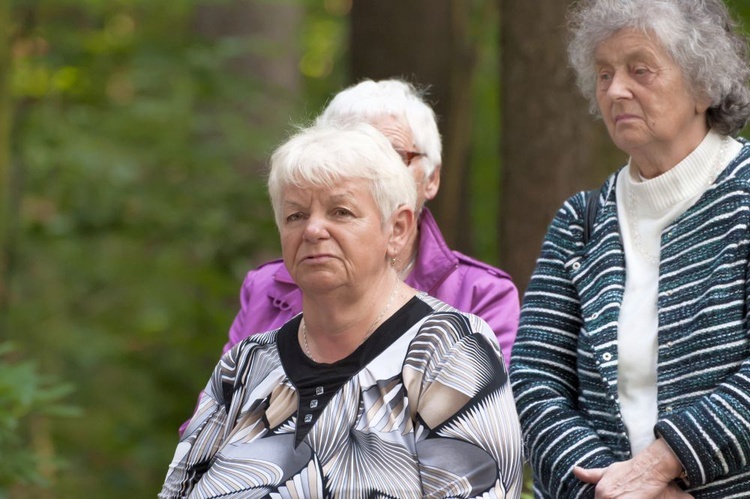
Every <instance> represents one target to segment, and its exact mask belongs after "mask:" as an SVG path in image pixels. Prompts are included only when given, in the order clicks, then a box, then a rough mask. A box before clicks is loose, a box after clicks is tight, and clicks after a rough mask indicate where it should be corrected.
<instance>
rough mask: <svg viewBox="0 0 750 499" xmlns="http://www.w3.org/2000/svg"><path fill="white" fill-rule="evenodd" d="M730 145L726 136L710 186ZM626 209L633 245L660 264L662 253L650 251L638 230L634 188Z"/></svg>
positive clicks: (627, 200) (710, 178) (649, 259)
mask: <svg viewBox="0 0 750 499" xmlns="http://www.w3.org/2000/svg"><path fill="white" fill-rule="evenodd" d="M728 147H729V138H728V137H724V138H722V139H721V147H720V148H719V153H718V154H717V155H716V161H715V162H714V165H713V168H712V170H711V174H710V175H709V177H708V186H709V187H710V186H711V184H713V183H714V181H715V180H716V178H717V177H718V176H719V174H720V173H721V170H722V167H723V166H724V155H725V154H726V152H727V148H728ZM625 209H626V210H627V212H628V227H629V228H630V235H631V238H632V240H633V246H634V247H635V249H636V251H637V252H638V253H640V254H641V255H643V256H644V257H645V258H646V260H647V261H649V262H650V263H654V264H657V265H658V264H659V261H660V255H654V254H653V253H649V252H648V251H647V250H646V248H645V247H644V246H643V241H642V238H641V233H640V231H639V230H638V223H639V222H640V220H638V215H637V211H636V209H635V196H633V189H628V196H627V199H626V202H625Z"/></svg>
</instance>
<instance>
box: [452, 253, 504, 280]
mask: <svg viewBox="0 0 750 499" xmlns="http://www.w3.org/2000/svg"><path fill="white" fill-rule="evenodd" d="M453 254H454V255H455V257H456V258H457V259H458V266H459V267H463V268H464V269H465V270H466V271H467V272H472V273H473V272H476V273H479V274H487V275H489V276H492V277H494V278H497V279H510V275H508V273H507V272H505V271H504V270H501V269H499V268H497V267H494V266H492V265H490V264H489V263H485V262H483V261H481V260H477V259H476V258H472V257H470V256H468V255H464V254H463V253H461V252H459V251H453Z"/></svg>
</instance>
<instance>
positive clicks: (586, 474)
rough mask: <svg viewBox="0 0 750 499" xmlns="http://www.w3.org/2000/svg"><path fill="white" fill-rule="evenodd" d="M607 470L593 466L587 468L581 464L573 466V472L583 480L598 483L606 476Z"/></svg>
mask: <svg viewBox="0 0 750 499" xmlns="http://www.w3.org/2000/svg"><path fill="white" fill-rule="evenodd" d="M605 470H606V468H591V469H588V470H587V469H585V468H581V467H580V466H575V467H574V468H573V474H574V475H575V477H576V478H577V479H579V480H580V481H582V482H586V483H598V482H599V480H601V479H602V476H604V471H605Z"/></svg>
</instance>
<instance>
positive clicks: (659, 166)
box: [630, 126, 708, 179]
mask: <svg viewBox="0 0 750 499" xmlns="http://www.w3.org/2000/svg"><path fill="white" fill-rule="evenodd" d="M707 133H708V127H707V126H703V127H698V128H696V129H695V130H693V131H691V132H685V134H684V136H683V137H682V139H681V140H678V141H671V142H668V143H665V144H650V145H648V146H644V147H643V148H640V149H637V150H635V151H632V152H631V155H630V158H631V160H630V162H631V164H632V165H633V166H635V167H636V168H637V169H638V172H639V173H640V174H641V176H642V177H643V178H646V179H651V178H655V177H658V176H659V175H661V174H663V173H666V172H668V171H669V170H671V169H672V168H674V167H675V165H677V164H678V163H679V162H680V161H682V160H683V159H685V158H686V157H688V155H689V154H690V153H691V152H693V151H694V150H695V148H696V147H698V145H699V144H700V143H701V142H702V141H703V139H704V138H705V137H706V134H707Z"/></svg>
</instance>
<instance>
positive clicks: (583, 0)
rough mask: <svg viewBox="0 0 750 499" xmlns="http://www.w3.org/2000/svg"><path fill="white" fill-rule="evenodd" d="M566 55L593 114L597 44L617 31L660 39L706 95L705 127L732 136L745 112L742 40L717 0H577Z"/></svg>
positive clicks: (748, 101)
mask: <svg viewBox="0 0 750 499" xmlns="http://www.w3.org/2000/svg"><path fill="white" fill-rule="evenodd" d="M569 27H570V32H571V39H570V42H569V43H568V57H569V59H570V62H571V65H572V66H573V69H574V70H575V72H576V76H577V81H578V86H579V88H580V89H581V92H582V93H583V95H584V97H586V98H587V99H588V100H589V109H590V110H591V112H592V113H593V114H595V115H598V113H599V111H598V108H597V105H596V72H595V69H594V52H595V51H596V48H597V46H598V45H599V44H600V43H601V42H602V41H604V40H606V39H607V38H609V37H611V36H612V35H614V34H615V33H617V32H618V31H620V30H621V29H625V28H631V29H636V30H639V31H641V32H643V33H645V34H647V35H648V36H650V37H652V39H653V40H654V41H656V42H657V43H660V44H661V45H662V46H663V47H664V49H665V50H666V51H667V53H668V54H669V55H670V57H671V58H672V60H673V61H674V62H675V63H676V64H677V66H678V67H679V68H680V70H681V72H682V75H683V77H684V78H685V81H686V82H688V84H689V85H690V88H691V89H692V91H693V95H694V96H695V97H699V98H708V99H709V100H710V107H709V109H708V112H707V115H708V125H709V126H711V127H713V128H715V129H717V130H718V131H719V132H721V133H723V134H725V135H736V134H737V133H739V131H740V130H741V129H742V127H744V126H745V123H746V122H747V120H748V114H750V90H748V86H747V83H748V75H750V68H749V67H748V60H747V42H746V40H745V38H744V36H742V35H741V34H740V33H739V31H738V29H737V25H736V23H735V22H734V21H733V20H732V18H731V17H730V15H729V12H728V10H727V8H726V6H725V5H724V2H723V1H722V0H700V1H696V0H691V1H687V0H579V1H578V2H576V4H575V6H574V7H573V9H572V10H571V12H570V15H569Z"/></svg>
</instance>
